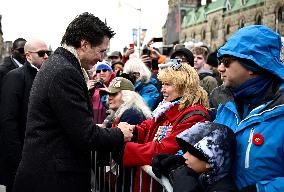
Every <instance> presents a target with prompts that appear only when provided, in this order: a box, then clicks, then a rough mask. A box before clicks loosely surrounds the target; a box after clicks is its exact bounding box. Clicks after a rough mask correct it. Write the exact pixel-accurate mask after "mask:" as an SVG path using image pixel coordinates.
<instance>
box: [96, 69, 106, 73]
mask: <svg viewBox="0 0 284 192" xmlns="http://www.w3.org/2000/svg"><path fill="white" fill-rule="evenodd" d="M107 71H108V70H107V69H102V70H96V73H101V72H107Z"/></svg>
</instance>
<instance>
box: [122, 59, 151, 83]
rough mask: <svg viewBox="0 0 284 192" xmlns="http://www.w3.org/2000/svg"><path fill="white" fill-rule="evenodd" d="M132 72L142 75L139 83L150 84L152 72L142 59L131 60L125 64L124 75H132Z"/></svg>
mask: <svg viewBox="0 0 284 192" xmlns="http://www.w3.org/2000/svg"><path fill="white" fill-rule="evenodd" d="M132 72H139V73H140V77H139V78H138V79H137V81H142V82H143V83H148V82H149V81H150V78H151V71H150V70H149V68H148V67H147V66H146V65H145V63H143V62H142V60H141V59H139V58H131V59H129V60H128V61H127V62H126V63H125V65H124V68H123V73H132Z"/></svg>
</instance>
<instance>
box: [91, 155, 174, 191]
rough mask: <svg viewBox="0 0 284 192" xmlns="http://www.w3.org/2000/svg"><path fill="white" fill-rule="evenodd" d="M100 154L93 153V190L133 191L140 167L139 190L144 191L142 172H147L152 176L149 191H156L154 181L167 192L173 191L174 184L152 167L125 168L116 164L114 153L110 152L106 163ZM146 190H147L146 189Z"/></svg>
mask: <svg viewBox="0 0 284 192" xmlns="http://www.w3.org/2000/svg"><path fill="white" fill-rule="evenodd" d="M98 156H100V154H98V153H97V152H94V154H93V162H92V163H93V170H92V181H91V183H92V192H132V191H133V189H134V179H135V175H136V169H140V176H139V177H140V179H139V182H140V183H139V188H140V190H139V191H142V188H143V185H142V182H143V177H142V173H143V172H144V173H147V174H148V175H149V176H150V177H151V180H150V189H149V190H147V191H149V192H152V191H153V192H154V190H153V183H154V182H155V181H157V182H155V183H159V184H160V185H161V186H162V187H161V188H163V191H165V192H172V191H173V190H172V186H171V184H170V182H169V180H168V179H167V178H166V177H164V176H162V177H161V178H160V179H159V178H157V177H156V176H155V174H154V173H153V172H152V167H151V166H149V165H145V166H142V167H135V168H125V167H122V166H121V165H116V164H115V163H114V161H113V160H112V154H111V153H110V154H109V159H108V161H107V162H104V165H102V164H101V162H99V159H100V157H98ZM144 191H145V190H144Z"/></svg>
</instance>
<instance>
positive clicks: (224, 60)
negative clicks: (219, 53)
mask: <svg viewBox="0 0 284 192" xmlns="http://www.w3.org/2000/svg"><path fill="white" fill-rule="evenodd" d="M236 60H237V59H236V58H233V57H224V58H222V59H221V60H220V61H219V65H221V64H222V63H223V65H224V66H225V67H226V68H228V67H230V65H231V63H232V62H233V61H236Z"/></svg>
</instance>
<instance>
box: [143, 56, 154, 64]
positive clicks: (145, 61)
mask: <svg viewBox="0 0 284 192" xmlns="http://www.w3.org/2000/svg"><path fill="white" fill-rule="evenodd" d="M140 59H141V61H142V62H143V63H151V62H152V58H151V57H149V56H148V55H141V57H140Z"/></svg>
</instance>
